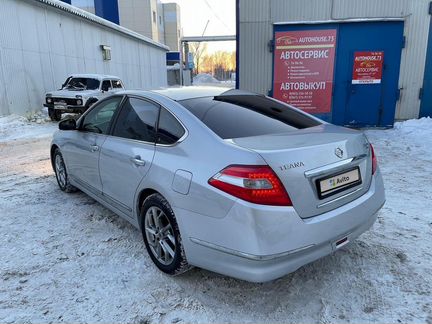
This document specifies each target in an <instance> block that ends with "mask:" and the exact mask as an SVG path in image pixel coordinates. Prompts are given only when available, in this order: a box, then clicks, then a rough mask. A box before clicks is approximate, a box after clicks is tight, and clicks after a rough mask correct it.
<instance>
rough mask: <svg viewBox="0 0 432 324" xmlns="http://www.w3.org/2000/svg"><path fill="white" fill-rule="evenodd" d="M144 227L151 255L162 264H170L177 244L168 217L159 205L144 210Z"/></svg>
mask: <svg viewBox="0 0 432 324" xmlns="http://www.w3.org/2000/svg"><path fill="white" fill-rule="evenodd" d="M144 228H145V235H146V238H147V242H148V244H149V246H150V251H151V252H152V254H153V256H154V257H155V258H156V259H157V260H158V261H159V262H160V263H162V264H163V265H170V264H171V263H172V262H173V260H174V257H175V254H176V251H177V245H176V240H175V236H174V230H173V228H172V225H171V222H170V220H169V218H168V217H167V216H166V215H165V213H164V212H163V211H162V210H161V209H160V208H159V207H156V206H152V207H150V208H149V209H148V210H147V212H146V216H145V222H144Z"/></svg>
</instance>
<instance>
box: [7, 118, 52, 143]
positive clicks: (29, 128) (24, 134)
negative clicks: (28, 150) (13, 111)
mask: <svg viewBox="0 0 432 324" xmlns="http://www.w3.org/2000/svg"><path fill="white" fill-rule="evenodd" d="M30 120H31V121H29V119H28V118H26V117H23V116H18V115H9V116H4V117H0V143H1V142H7V141H12V140H19V139H29V138H41V137H47V136H51V135H52V134H53V133H54V131H55V130H56V129H57V125H56V124H54V123H47V121H48V120H49V118H47V117H46V116H44V115H43V114H39V115H33V116H31V117H30Z"/></svg>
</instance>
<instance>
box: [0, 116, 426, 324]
mask: <svg viewBox="0 0 432 324" xmlns="http://www.w3.org/2000/svg"><path fill="white" fill-rule="evenodd" d="M54 130H55V125H54V124H53V123H42V124H36V123H28V122H26V121H25V120H24V119H20V118H18V117H16V116H15V117H14V116H12V117H5V118H0V322H1V323H9V322H33V323H34V322H135V323H148V322H164V323H181V322H185V323H186V322H218V323H219V322H320V323H328V322H352V323H358V322H394V323H397V322H402V323H406V322H417V323H420V322H421V323H424V322H427V323H432V296H431V291H432V271H431V268H432V240H431V238H432V183H431V182H432V181H431V180H432V176H431V170H432V145H431V142H432V120H431V119H422V120H417V121H415V120H412V121H407V122H404V123H398V124H396V127H395V129H392V130H384V131H383V130H371V131H367V134H368V136H369V138H370V140H371V141H372V143H374V145H375V149H376V152H377V155H378V158H379V164H380V167H381V170H382V173H383V176H384V180H385V185H386V190H387V191H386V192H387V203H386V205H385V206H384V208H383V209H382V211H381V212H380V214H379V218H378V221H377V222H376V224H375V226H374V228H373V229H372V230H371V231H369V232H367V233H365V234H364V235H362V236H361V238H360V239H359V240H358V241H356V242H355V243H353V244H352V245H351V246H349V247H345V248H342V249H341V250H339V251H338V252H337V253H335V254H333V255H330V256H328V257H326V258H323V259H321V260H318V261H316V262H314V263H312V264H309V265H306V266H304V267H303V268H301V269H299V270H298V271H296V272H295V273H293V274H290V275H288V276H285V277H284V278H281V279H278V280H276V281H274V282H270V283H266V284H252V283H247V282H243V281H239V280H235V279H231V278H227V277H224V276H220V275H217V274H214V273H211V272H208V271H204V270H200V269H194V270H192V271H190V272H188V273H186V274H185V275H183V276H180V277H176V278H170V277H167V276H165V275H163V274H162V273H160V272H159V271H158V270H156V268H155V267H154V266H153V265H152V262H151V260H150V258H149V257H148V256H147V255H146V252H145V248H144V244H143V242H142V238H141V234H140V233H139V232H138V231H137V230H136V229H135V228H133V227H132V226H131V225H129V224H128V223H127V222H126V221H124V220H122V219H120V218H119V217H117V216H116V215H114V214H113V213H111V212H110V211H108V210H106V209H105V208H103V207H102V206H101V205H99V204H98V203H96V202H95V201H94V200H92V199H91V198H89V197H87V196H86V195H85V194H82V193H75V194H66V193H63V192H61V191H60V190H59V189H58V188H57V184H56V182H55V178H54V175H53V172H52V170H51V166H50V161H49V143H50V136H51V134H52V133H53V131H54Z"/></svg>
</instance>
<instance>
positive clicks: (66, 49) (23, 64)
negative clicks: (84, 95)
mask: <svg viewBox="0 0 432 324" xmlns="http://www.w3.org/2000/svg"><path fill="white" fill-rule="evenodd" d="M0 8H1V9H0V115H7V114H12V113H16V114H22V115H24V114H26V113H28V112H32V111H36V110H39V109H40V108H41V107H42V104H43V101H44V94H45V92H47V91H51V90H53V89H58V88H59V87H60V85H61V84H62V83H63V82H64V80H65V79H66V77H67V76H68V75H70V74H72V73H103V74H113V75H117V76H119V77H120V78H121V79H122V80H123V81H124V84H125V86H126V88H128V89H150V88H158V87H162V86H166V85H167V75H166V59H165V53H166V48H165V47H163V46H159V45H157V44H154V43H151V42H146V41H145V40H142V39H139V38H138V37H133V36H131V35H129V34H126V33H124V32H121V31H119V30H116V29H114V28H110V27H107V26H105V25H102V24H99V23H97V22H92V21H89V20H87V19H85V18H81V17H79V16H77V15H74V14H70V13H68V12H65V11H63V10H60V9H56V8H53V7H52V6H49V5H45V4H42V3H38V2H37V1H26V0H0ZM88 15H90V14H88ZM100 45H108V46H110V47H111V57H112V59H111V60H110V61H103V58H102V52H101V49H100Z"/></svg>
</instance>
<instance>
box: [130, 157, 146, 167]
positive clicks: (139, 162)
mask: <svg viewBox="0 0 432 324" xmlns="http://www.w3.org/2000/svg"><path fill="white" fill-rule="evenodd" d="M130 160H131V161H132V163H133V164H135V165H136V166H144V165H145V164H146V162H145V161H144V160H141V157H140V156H139V155H138V156H135V157H133V158H131V159H130Z"/></svg>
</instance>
